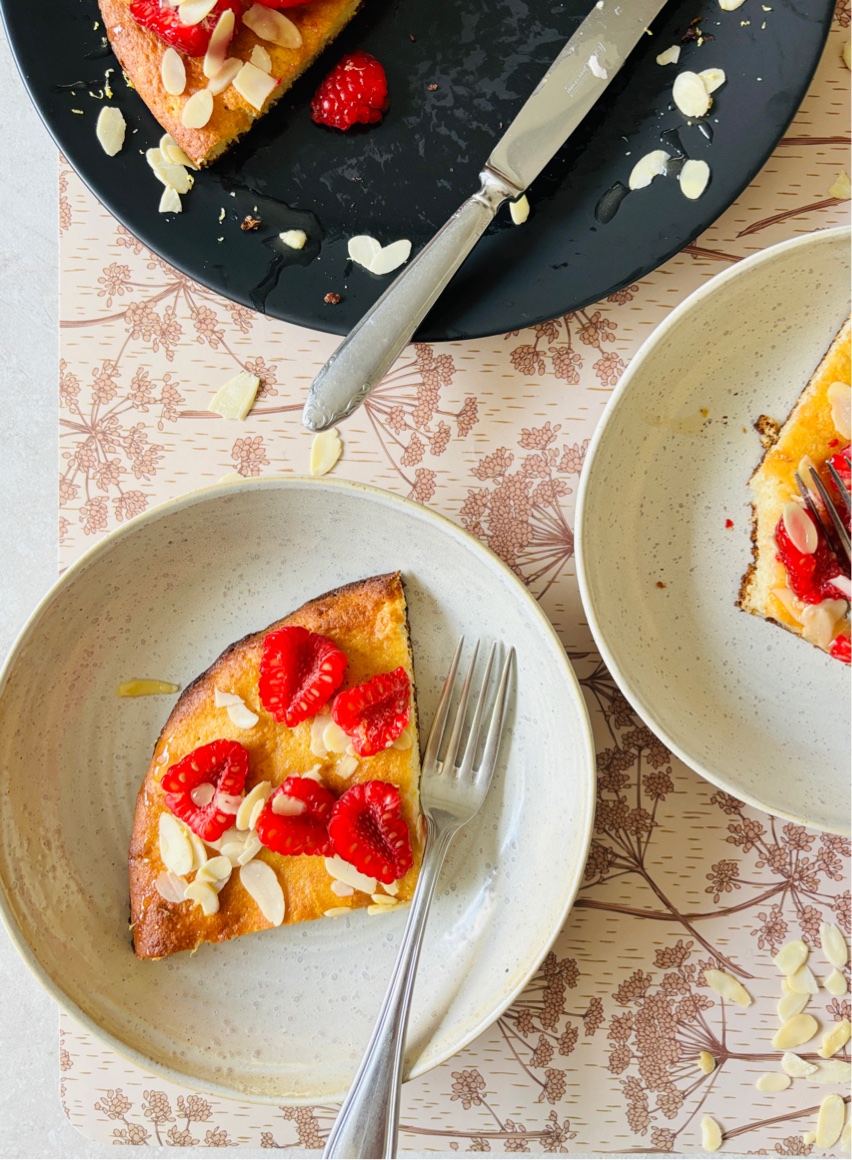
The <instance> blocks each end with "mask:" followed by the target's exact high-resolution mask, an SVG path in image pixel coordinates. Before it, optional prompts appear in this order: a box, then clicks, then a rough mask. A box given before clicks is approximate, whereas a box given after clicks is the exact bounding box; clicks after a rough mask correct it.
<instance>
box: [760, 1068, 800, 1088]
mask: <svg viewBox="0 0 852 1160" xmlns="http://www.w3.org/2000/svg"><path fill="white" fill-rule="evenodd" d="M792 1082H793V1081H792V1080H791V1079H790V1077H789V1075H781V1074H779V1072H777V1071H767V1072H764V1074H763V1075H762V1076H760V1077H759V1078H758V1079H757V1080H756V1081H755V1084H754V1086H755V1087H756V1088H757V1090H758V1091H759V1092H783V1091H786V1090H787V1088H788V1087H789V1086H790V1084H791V1083H792Z"/></svg>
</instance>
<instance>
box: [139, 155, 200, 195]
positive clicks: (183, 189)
mask: <svg viewBox="0 0 852 1160" xmlns="http://www.w3.org/2000/svg"><path fill="white" fill-rule="evenodd" d="M145 160H146V161H147V162H148V164H149V165H150V166H151V169H152V170H153V171H154V176H155V177H156V178H157V180H158V181H161V182H162V183H163V185H165V186H168V187H169V188H170V189H174V190H177V192H178V193H189V191H190V190H191V189H192V184H193V177H192V174H191V173H187V171H186V170H185V169H184V167H183V166H182V165H174V164H173V163H172V162H171V161H167V160H166V158H165V157H164V156H163V154H162V151H161V150H160V149H148V150H146V153H145Z"/></svg>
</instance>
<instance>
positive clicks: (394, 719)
mask: <svg viewBox="0 0 852 1160" xmlns="http://www.w3.org/2000/svg"><path fill="white" fill-rule="evenodd" d="M331 715H332V717H333V719H334V721H335V723H336V724H337V725H339V726H340V728H341V729H342V730H343V732H344V733H345V734H346V735H347V737H349V739H350V740H351V742H352V748H353V749H354V750H355V752H356V753H357V754H358V756H359V757H372V756H373V755H374V754H375V753H381V751H382V750H383V749H387V747H388V746H389V745H392V744H393V743H394V741H396V739H397V737H400V736H401V735H402V732H403V730H404V729H405V727H406V725H407V724H408V722H409V720H410V718H411V681H410V680H409V679H408V673H407V672H406V671H405V669H404V668H402V667H400V668H398V669H394V671H393V672H392V673H379V674H378V676H375V677H371V678H370V680H369V681H365V682H364V683H363V684H362V685H356V686H355V687H354V688H353V689H344V691H343V692H342V693H338V694H337V696H336V697H335V698H334V703H333V705H332V706H331Z"/></svg>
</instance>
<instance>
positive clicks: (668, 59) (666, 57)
mask: <svg viewBox="0 0 852 1160" xmlns="http://www.w3.org/2000/svg"><path fill="white" fill-rule="evenodd" d="M679 60H680V45H679V44H673V45H672V46H671V48H667V49H665V51H664V52H661V53H660V55H659V56H658V57H657V64H662V65H666V64H677V62H678V61H679Z"/></svg>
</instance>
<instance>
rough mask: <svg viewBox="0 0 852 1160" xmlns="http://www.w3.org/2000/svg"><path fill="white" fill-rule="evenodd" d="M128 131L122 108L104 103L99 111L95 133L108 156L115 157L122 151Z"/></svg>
mask: <svg viewBox="0 0 852 1160" xmlns="http://www.w3.org/2000/svg"><path fill="white" fill-rule="evenodd" d="M126 132H127V122H126V121H125V119H124V115H123V114H122V112H121V109H116V108H115V106H114V105H104V107H103V108H102V109H101V111H100V113H98V120H97V124H96V125H95V135H96V136H97V138H98V141H99V142H100V146H101V148H102V149H103V151H104V153H106V155H107V156H108V157H115V155H116V153H119V152H120V151H121V147H122V145H123V144H124V135H125V133H126Z"/></svg>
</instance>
